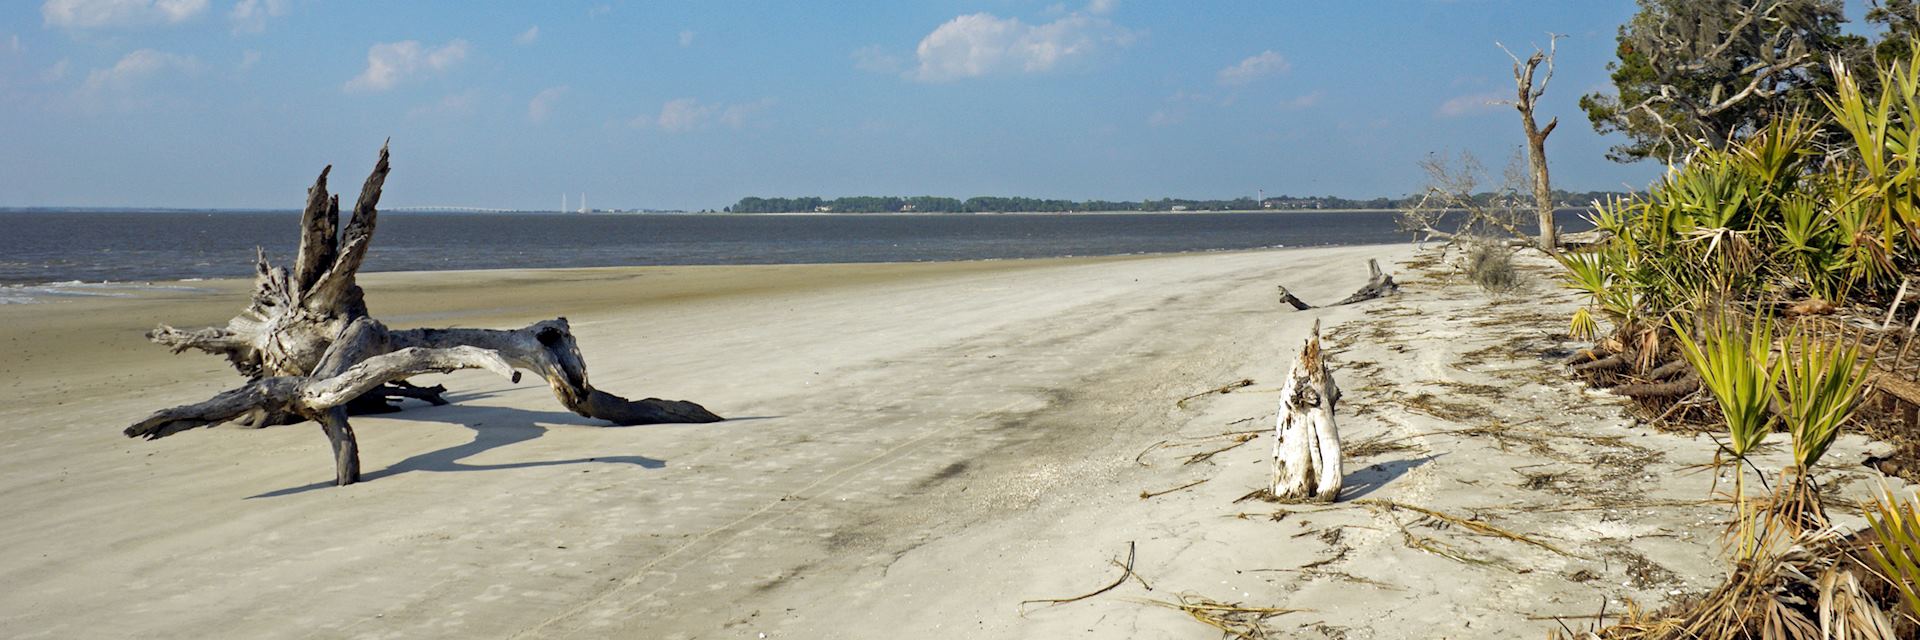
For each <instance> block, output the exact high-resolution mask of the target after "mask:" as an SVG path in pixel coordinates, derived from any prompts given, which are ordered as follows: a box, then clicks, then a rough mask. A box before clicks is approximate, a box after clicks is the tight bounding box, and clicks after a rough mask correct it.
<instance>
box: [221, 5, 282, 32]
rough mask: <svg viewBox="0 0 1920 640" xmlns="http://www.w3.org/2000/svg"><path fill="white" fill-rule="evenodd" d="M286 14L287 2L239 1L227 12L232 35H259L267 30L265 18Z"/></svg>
mask: <svg viewBox="0 0 1920 640" xmlns="http://www.w3.org/2000/svg"><path fill="white" fill-rule="evenodd" d="M286 13H287V0H240V1H239V2H235V3H233V10H232V11H228V12H227V21H228V22H231V23H233V32H234V33H260V32H262V31H266V30H267V18H277V17H280V16H283V15H286Z"/></svg>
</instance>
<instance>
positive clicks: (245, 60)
mask: <svg viewBox="0 0 1920 640" xmlns="http://www.w3.org/2000/svg"><path fill="white" fill-rule="evenodd" d="M256 64H260V52H258V51H254V50H252V49H248V50H246V51H242V52H240V70H241V71H246V70H248V69H252V68H253V65H256Z"/></svg>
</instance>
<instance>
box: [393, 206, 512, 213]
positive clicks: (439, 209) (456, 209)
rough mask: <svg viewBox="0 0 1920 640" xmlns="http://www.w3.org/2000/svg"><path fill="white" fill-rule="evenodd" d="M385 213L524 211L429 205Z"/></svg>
mask: <svg viewBox="0 0 1920 640" xmlns="http://www.w3.org/2000/svg"><path fill="white" fill-rule="evenodd" d="M381 209H382V210H385V211H407V212H412V213H519V212H521V211H524V210H523V209H490V208H487V207H456V206H448V205H427V206H420V207H382V208H381Z"/></svg>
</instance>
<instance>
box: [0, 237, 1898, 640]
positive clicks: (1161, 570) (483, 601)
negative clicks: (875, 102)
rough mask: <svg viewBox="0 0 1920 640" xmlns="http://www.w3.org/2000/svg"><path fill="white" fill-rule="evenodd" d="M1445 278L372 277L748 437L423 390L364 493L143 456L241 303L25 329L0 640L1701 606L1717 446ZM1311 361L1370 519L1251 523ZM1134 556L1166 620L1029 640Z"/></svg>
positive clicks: (8, 319) (295, 460)
mask: <svg viewBox="0 0 1920 640" xmlns="http://www.w3.org/2000/svg"><path fill="white" fill-rule="evenodd" d="M1424 255H1430V254H1416V252H1415V251H1414V250H1413V248H1411V247H1407V246H1360V247H1343V248H1327V249H1288V250H1269V251H1252V252H1230V253H1204V254H1183V255H1163V256H1132V257H1120V258H1097V259H1058V260H1032V261H990V262H960V263H923V264H885V265H803V266H764V267H763V266H745V267H660V268H613V269H571V270H543V271H513V270H506V271H481V272H427V273H377V274H367V275H365V276H363V278H362V280H361V282H362V283H363V285H364V286H365V287H366V289H367V292H368V300H369V304H370V306H371V307H372V309H373V313H374V314H375V316H377V317H380V318H382V319H383V320H385V321H387V322H389V323H390V324H393V325H395V326H403V327H404V326H447V325H457V326H478V327H514V326H520V325H524V324H525V323H527V322H530V321H534V320H540V319H545V318H550V317H553V316H556V315H564V316H566V317H568V318H569V319H570V320H571V321H572V322H573V327H574V331H575V334H576V335H577V336H578V338H579V341H580V345H581V347H582V349H583V351H584V352H585V354H586V357H587V360H588V362H589V363H590V365H591V366H592V373H593V382H594V384H595V385H596V386H599V387H601V388H605V389H608V390H610V391H614V392H618V393H623V394H627V395H631V396H634V397H641V396H659V397H663V398H684V399H690V400H696V401H698V402H701V403H702V404H704V405H706V406H707V407H709V408H711V409H713V410H715V411H716V412H719V413H720V414H722V415H725V416H727V417H729V418H731V420H729V421H726V422H721V423H716V424H707V425H657V426H643V427H608V426H603V425H602V424H599V423H595V422H593V421H590V420H587V419H584V418H580V417H578V416H574V415H572V414H570V413H567V412H566V411H565V410H564V409H562V408H561V407H559V406H558V405H557V404H555V403H554V401H553V398H552V396H551V395H550V393H549V392H548V391H547V389H545V388H544V386H543V385H541V384H539V383H538V382H537V381H528V382H523V383H521V384H518V385H512V384H508V383H507V382H506V381H505V380H502V379H500V378H497V377H494V376H491V375H490V374H485V373H480V372H463V373H459V374H454V375H449V376H436V377H434V378H433V379H432V380H431V382H433V383H443V384H446V385H447V386H448V387H449V388H450V389H452V391H451V392H450V393H449V394H448V398H449V399H450V400H453V401H454V404H453V405H451V406H445V407H429V406H425V405H424V404H409V406H408V410H407V411H405V412H402V413H397V414H390V415H381V416H366V417H358V418H355V422H354V423H355V426H356V428H357V429H358V431H359V433H360V439H361V451H362V456H363V464H364V468H365V470H366V475H365V480H366V481H365V482H363V483H360V484H356V485H352V486H349V487H344V488H336V487H333V486H331V482H330V481H331V478H332V468H331V466H330V463H329V457H328V454H327V452H326V451H327V443H326V440H325V438H323V437H322V436H321V434H320V433H319V429H318V428H316V427H315V426H314V425H313V424H311V423H306V424H301V425H292V426H285V427H274V428H268V429H260V430H247V429H239V428H234V427H231V426H228V427H220V428H215V429H210V430H202V431H195V432H190V433H185V434H181V435H178V436H174V437H171V438H167V439H164V440H160V441H155V442H144V441H133V440H129V439H127V438H125V437H123V436H121V435H120V430H121V429H122V428H123V427H124V426H126V425H127V424H129V423H131V422H133V421H134V420H137V419H139V418H141V417H143V416H145V415H146V414H147V413H148V412H150V411H152V410H155V409H159V408H162V407H166V406H171V405H174V404H180V403H185V402H192V401H198V400H201V399H204V398H205V397H207V396H209V395H211V394H212V393H215V392H217V391H220V390H222V389H225V388H228V387H231V386H234V385H235V384H236V381H237V380H238V378H237V376H235V375H234V374H233V373H232V371H231V370H230V369H228V368H227V367H226V365H225V364H224V363H223V362H221V361H219V360H218V359H216V358H212V357H207V356H202V355H195V354H184V355H177V356H176V355H170V354H168V353H167V352H166V350H165V349H162V348H160V347H158V346H155V345H151V344H147V343H146V342H145V340H144V339H143V338H142V336H141V332H143V331H145V330H147V329H149V328H151V327H152V326H153V325H154V324H156V323H158V322H161V321H166V322H169V323H172V324H175V325H176V326H183V327H184V326H197V325H202V324H213V323H217V322H222V321H224V319H225V318H227V317H229V316H230V315H232V313H233V312H234V311H235V310H236V309H237V308H238V307H240V306H241V305H242V304H243V301H244V297H245V292H246V289H247V286H248V285H247V283H245V282H239V281H216V282H208V283H198V284H200V285H204V286H205V287H207V288H209V289H212V290H213V291H212V292H165V291H162V292H155V293H153V294H150V295H142V296H140V297H136V298H117V299H80V300H64V301H59V302H54V303H48V304H33V305H7V306H0V336H4V337H0V433H3V434H4V435H5V438H4V440H0V442H4V444H0V452H4V455H5V457H6V459H7V460H8V463H7V464H6V465H4V466H0V511H3V512H5V513H6V514H7V517H6V518H4V519H3V520H0V548H4V549H6V551H5V552H4V553H0V581H4V583H5V584H7V585H9V588H7V589H5V590H4V591H0V636H5V637H10V638H121V637H145V638H203V637H287V638H453V637H459V638H599V637H629V638H762V637H765V638H900V637H913V638H1067V637H1075V638H1079V637H1085V638H1120V637H1128V638H1211V637H1217V635H1218V633H1217V631H1215V630H1214V629H1211V628H1209V627H1206V626H1204V625H1202V624H1200V623H1198V622H1196V621H1194V620H1193V619H1191V618H1189V617H1188V616H1187V615H1186V614H1184V613H1181V612H1179V611H1176V610H1173V609H1170V608H1167V607H1163V606H1156V605H1154V604H1153V603H1152V601H1161V602H1174V601H1177V600H1178V599H1179V598H1180V597H1182V596H1183V595H1185V596H1188V597H1204V598H1209V599H1212V600H1215V601H1221V602H1239V603H1243V604H1245V605H1249V606H1266V607H1281V608H1288V609H1298V610H1300V611H1297V612H1294V613H1287V614H1284V615H1281V616H1277V617H1275V618H1273V619H1271V620H1270V621H1269V625H1270V626H1271V627H1272V628H1273V629H1275V630H1280V631H1284V632H1286V633H1287V634H1291V635H1296V636H1298V637H1328V638H1413V637H1421V638H1505V637H1516V636H1523V637H1541V636H1542V635H1543V634H1544V633H1545V632H1546V630H1547V629H1550V628H1557V626H1558V624H1559V623H1558V622H1555V621H1554V619H1553V616H1579V615H1591V614H1593V613H1596V612H1597V611H1599V610H1600V609H1601V607H1602V606H1603V603H1604V604H1605V606H1607V608H1608V609H1609V610H1618V609H1619V608H1620V607H1623V606H1624V602H1625V601H1626V599H1632V600H1634V601H1637V602H1639V603H1641V604H1642V605H1649V606H1657V605H1659V604H1662V603H1664V602H1666V601H1667V600H1669V599H1671V598H1673V597H1677V596H1681V595H1684V594H1689V593H1699V592H1702V591H1705V590H1706V589H1708V588H1710V587H1711V586H1712V585H1713V584H1714V583H1715V582H1716V581H1717V580H1718V577H1719V576H1720V571H1721V566H1722V565H1721V563H1720V562H1719V561H1718V559H1717V557H1718V556H1717V555H1716V553H1717V546H1716V542H1715V540H1714V537H1715V533H1716V532H1717V531H1718V523H1719V522H1720V521H1721V520H1722V519H1723V518H1724V517H1725V514H1726V508H1725V507H1724V505H1718V504H1708V503H1705V502H1703V501H1704V500H1705V499H1706V498H1707V496H1708V491H1709V488H1710V487H1711V486H1712V484H1713V482H1714V481H1715V478H1714V477H1713V474H1712V472H1710V471H1701V470H1699V469H1697V468H1693V466H1694V465H1699V464H1701V463H1704V462H1707V461H1709V460H1711V459H1712V449H1713V446H1712V443H1711V442H1710V441H1709V440H1708V439H1707V438H1706V437H1704V436H1700V437H1687V436H1680V435H1671V434H1662V433H1656V432H1654V431H1652V430H1650V429H1646V428H1642V427H1636V426H1635V425H1634V424H1633V421H1632V420H1631V419H1630V418H1628V417H1626V416H1625V414H1623V412H1622V410H1621V406H1622V405H1621V404H1620V402H1619V401H1617V400H1615V399H1613V398H1610V397H1607V396H1605V395H1602V394H1598V393H1595V392H1590V391H1585V390H1583V387H1582V385H1580V384H1578V383H1576V382H1574V381H1573V380H1571V379H1570V378H1569V377H1568V376H1567V375H1566V374H1565V373H1564V371H1563V368H1562V367H1561V365H1560V364H1559V362H1560V360H1561V359H1562V358H1564V355H1565V353H1566V351H1567V350H1568V349H1571V348H1573V347H1574V346H1575V343H1574V342H1572V341H1570V340H1568V339H1567V338H1566V337H1565V336H1564V335H1561V333H1562V332H1564V331H1565V322H1566V317H1567V313H1568V312H1570V310H1571V309H1572V308H1573V306H1574V304H1575V302H1574V299H1573V297H1572V295H1571V294H1568V293H1562V292H1560V291H1559V290H1558V289H1557V288H1556V286H1555V285H1554V284H1553V283H1552V282H1550V281H1548V280H1546V279H1545V276H1544V267H1542V266H1541V265H1538V264H1535V265H1532V266H1531V267H1530V273H1531V275H1530V278H1531V280H1530V284H1529V285H1527V286H1528V288H1527V289H1525V290H1523V292H1522V293H1521V294H1519V295H1516V296H1513V297H1510V298H1506V299H1503V300H1500V301H1490V300H1489V299H1488V298H1487V297H1486V296H1484V295H1483V294H1481V293H1480V292H1478V291H1477V290H1476V289H1474V287H1473V285H1471V284H1468V283H1465V282H1463V281H1457V279H1456V278H1454V277H1452V276H1451V275H1450V274H1449V272H1448V270H1447V269H1446V268H1445V267H1444V266H1437V265H1431V264H1427V265H1425V266H1422V265H1421V262H1422V261H1427V260H1428V259H1427V258H1424V257H1419V256H1424ZM1369 258H1377V259H1380V261H1381V262H1382V264H1383V265H1390V266H1389V269H1390V270H1391V271H1394V272H1395V273H1396V276H1397V277H1398V278H1399V279H1400V280H1401V282H1402V284H1403V286H1404V287H1405V291H1404V293H1403V294H1402V295H1400V296H1397V297H1394V298H1389V299H1383V300H1378V301H1373V302H1369V303H1364V304H1358V305H1352V306H1346V307H1336V308H1331V309H1318V310H1312V311H1306V312H1296V311H1294V310H1292V309H1290V308H1288V307H1286V306H1285V305H1282V304H1281V303H1280V302H1279V301H1278V300H1277V298H1276V295H1275V289H1274V286H1275V285H1277V284H1285V285H1286V286H1287V287H1288V288H1289V289H1290V290H1292V291H1293V292H1294V293H1296V294H1297V295H1299V296H1300V297H1301V298H1304V299H1306V300H1309V301H1316V302H1317V301H1329V300H1334V299H1338V298H1339V297H1342V296H1345V295H1346V294H1347V293H1349V292H1351V291H1352V289H1353V288H1355V287H1356V286H1358V285H1359V284H1361V283H1362V282H1363V281H1364V280H1365V261H1366V260H1367V259H1369ZM1316 319H1317V320H1319V321H1320V322H1321V323H1322V325H1323V327H1324V328H1325V330H1326V331H1327V335H1328V340H1329V348H1330V353H1331V357H1332V362H1333V364H1334V375H1335V376H1336V378H1337V379H1338V380H1339V382H1340V385H1341V386H1342V387H1343V388H1344V389H1345V399H1344V400H1343V405H1342V413H1341V415H1340V427H1341V431H1342V436H1343V439H1344V440H1345V441H1346V443H1347V446H1348V447H1349V448H1350V450H1352V451H1351V455H1350V456H1349V459H1348V460H1347V482H1346V485H1347V489H1346V492H1345V493H1344V494H1343V495H1342V499H1341V502H1340V503H1337V504H1334V505H1330V506H1299V505H1275V504H1270V503H1265V502H1259V501H1244V502H1236V499H1237V498H1240V497H1242V496H1244V495H1245V494H1247V493H1249V492H1251V491H1253V490H1255V489H1258V488H1260V487H1262V486H1263V485H1264V484H1265V483H1266V482H1267V480H1268V473H1269V470H1268V469H1269V468H1268V457H1269V455H1270V453H1271V447H1272V442H1271V433H1270V432H1271V429H1272V423H1273V419H1274V405H1275V403H1276V402H1277V395H1278V394H1277V384H1278V381H1279V380H1280V379H1281V377H1282V375H1283V374H1284V373H1285V371H1286V367H1287V366H1288V364H1289V363H1290V361H1291V358H1292V356H1293V354H1294V353H1295V352H1297V350H1298V348H1299V345H1300V341H1301V340H1302V339H1303V338H1304V336H1305V334H1306V331H1307V328H1308V327H1309V326H1311V325H1312V323H1313V322H1314V321H1315V320H1316ZM1241 379H1250V380H1252V381H1253V384H1251V385H1250V386H1246V387H1244V388H1241V389H1238V390H1235V391H1234V392H1232V393H1228V394H1211V395H1202V396H1200V397H1196V398H1193V399H1190V400H1186V401H1184V402H1181V399H1182V398H1185V397H1187V396H1190V395H1193V394H1198V393H1201V392H1204V391H1206V390H1208V389H1212V388H1215V387H1219V386H1221V385H1226V384H1228V383H1232V382H1234V381H1237V380H1241ZM420 381H421V382H428V380H426V379H422V380H420ZM1242 432H1254V433H1242ZM1223 434H1224V435H1223ZM1236 434H1238V435H1236ZM1245 436H1251V438H1248V437H1245ZM1242 440H1244V441H1245V442H1244V443H1243V444H1240V446H1231V445H1235V444H1239V443H1240V441H1242ZM1367 443H1371V445H1370V446H1363V445H1366V444H1367ZM1869 448H1870V446H1869V444H1868V443H1867V442H1865V441H1864V440H1862V439H1860V438H1858V437H1854V436H1847V437H1843V438H1842V439H1841V441H1840V443H1839V444H1838V445H1836V447H1835V448H1834V450H1833V452H1832V453H1830V454H1829V456H1830V458H1829V459H1831V460H1834V462H1833V463H1832V467H1831V470H1830V471H1828V472H1827V475H1826V477H1825V478H1824V481H1825V482H1827V483H1829V484H1831V485H1834V486H1838V487H1840V488H1841V489H1842V490H1843V491H1853V490H1857V492H1858V493H1859V494H1860V495H1864V494H1865V493H1864V492H1865V491H1867V490H1869V489H1871V488H1872V487H1874V486H1876V483H1877V482H1879V479H1878V478H1879V476H1878V475H1877V474H1874V473H1872V472H1870V471H1869V470H1867V469H1864V468H1862V467H1860V466H1859V465H1858V464H1856V463H1857V462H1858V461H1859V460H1860V459H1861V458H1862V457H1864V456H1865V455H1866V452H1867V451H1868V450H1869ZM1216 450H1218V452H1217V453H1214V454H1213V455H1211V456H1205V455H1196V454H1205V453H1207V452H1209V451H1216ZM1781 456H1782V454H1781V452H1779V451H1773V452H1770V453H1769V456H1768V457H1763V460H1764V461H1765V464H1763V466H1766V464H1772V466H1773V467H1774V468H1777V467H1778V466H1779V465H1778V464H1777V463H1778V460H1777V459H1776V458H1780V457H1781ZM1194 482H1201V483H1200V484H1197V485H1192V486H1187V487H1186V488H1183V489H1179V490H1175V491H1171V492H1167V493H1164V494H1161V495H1154V496H1152V497H1149V498H1143V494H1153V493H1156V492H1161V491H1167V490H1170V489H1175V488H1178V487H1183V486H1186V485H1189V484H1191V483H1194ZM1415 506H1417V507H1420V508H1424V509H1429V510H1433V511H1437V512H1442V513H1447V514H1455V515H1458V516H1462V517H1476V518H1480V519H1482V520H1484V521H1485V522H1489V523H1493V524H1494V525H1496V526H1497V527H1499V528H1501V529H1503V530H1506V531H1510V532H1513V533H1516V534H1519V535H1520V536H1521V537H1524V538H1526V539H1527V540H1531V541H1532V542H1526V541H1520V540H1515V539H1510V538H1505V537H1500V536H1491V535H1485V534H1483V533H1478V532H1476V531H1474V530H1469V529H1466V528H1462V527H1457V526H1449V525H1446V524H1445V523H1443V522H1439V521H1437V520H1434V519H1433V518H1430V517H1427V516H1425V515H1423V514H1422V513H1421V512H1418V511H1416V510H1412V509H1410V508H1409V507H1415ZM1536 543H1537V544H1536ZM1129 544H1131V545H1132V546H1133V548H1134V549H1135V553H1136V559H1135V562H1134V565H1133V568H1134V570H1135V571H1136V572H1137V573H1138V575H1139V576H1140V577H1141V578H1142V579H1143V580H1141V581H1137V582H1136V581H1129V582H1126V583H1124V584H1122V585H1121V586H1120V587H1117V588H1115V589H1113V590H1111V591H1108V592H1106V593H1103V594H1101V595H1099V596H1096V597H1093V598H1088V599H1086V600H1081V601H1077V602H1071V603H1065V604H1058V605H1053V606H1048V605H1046V604H1044V603H1042V604H1029V605H1027V606H1026V607H1025V608H1024V612H1023V609H1022V606H1021V602H1022V601H1024V600H1032V599H1043V598H1069V597H1072V596H1076V595H1080V594H1084V593H1088V592H1091V591H1094V590H1096V589H1099V588H1100V587H1102V586H1105V585H1107V584H1109V583H1111V582H1113V581H1114V579H1115V578H1116V577H1118V576H1119V575H1120V571H1119V569H1117V568H1116V567H1115V566H1114V564H1112V563H1111V562H1110V560H1111V559H1115V558H1121V559H1124V557H1125V556H1126V554H1127V549H1128V547H1129ZM1149 587H1150V588H1149ZM1569 624H1575V623H1574V622H1571V621H1570V622H1569Z"/></svg>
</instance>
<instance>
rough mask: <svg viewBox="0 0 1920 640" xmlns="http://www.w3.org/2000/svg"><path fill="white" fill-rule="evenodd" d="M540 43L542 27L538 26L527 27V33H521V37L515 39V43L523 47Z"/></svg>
mask: <svg viewBox="0 0 1920 640" xmlns="http://www.w3.org/2000/svg"><path fill="white" fill-rule="evenodd" d="M539 41H540V25H537V24H536V25H533V26H531V27H527V30H526V31H522V32H520V35H517V36H514V37H513V43H514V44H517V45H521V46H526V45H530V44H533V43H535V42H539Z"/></svg>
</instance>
